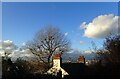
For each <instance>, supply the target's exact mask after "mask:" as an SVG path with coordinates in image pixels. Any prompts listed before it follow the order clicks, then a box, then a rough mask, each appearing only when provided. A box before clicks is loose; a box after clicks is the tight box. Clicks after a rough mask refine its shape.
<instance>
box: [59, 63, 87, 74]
mask: <svg viewBox="0 0 120 79" xmlns="http://www.w3.org/2000/svg"><path fill="white" fill-rule="evenodd" d="M61 67H62V68H63V69H65V71H66V72H68V74H69V75H71V76H80V75H82V74H83V73H84V71H85V67H86V66H85V64H83V63H62V66H61Z"/></svg>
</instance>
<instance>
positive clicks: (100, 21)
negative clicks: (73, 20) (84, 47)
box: [80, 14, 118, 38]
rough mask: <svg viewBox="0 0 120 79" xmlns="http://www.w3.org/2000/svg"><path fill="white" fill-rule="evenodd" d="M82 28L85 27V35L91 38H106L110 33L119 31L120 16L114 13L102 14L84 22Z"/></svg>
mask: <svg viewBox="0 0 120 79" xmlns="http://www.w3.org/2000/svg"><path fill="white" fill-rule="evenodd" d="M80 28H82V29H84V36H86V37H89V38H105V37H106V36H108V35H110V34H117V33H118V16H115V15H113V14H108V15H100V16H98V17H96V18H94V19H93V21H92V22H91V23H88V24H87V23H86V22H83V23H82V24H81V26H80Z"/></svg>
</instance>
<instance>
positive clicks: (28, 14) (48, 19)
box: [2, 2, 118, 50]
mask: <svg viewBox="0 0 120 79" xmlns="http://www.w3.org/2000/svg"><path fill="white" fill-rule="evenodd" d="M105 14H114V15H118V4H117V3H114V2H111V3H108V2H106V3H105V2H103V3H100V2H98V3H97V2H91V3H89V2H86V3H84V2H77V3H73V2H67V3H62V2H59V3H54V2H50V3H48V2H46V3H43V2H37V3H36V2H34V3H32V2H31V3H30V2H28V3H25V2H24V3H22V2H18V3H17V2H16V3H15V2H14V3H8V2H3V4H2V16H3V17H2V22H3V27H2V31H3V40H12V41H14V43H15V44H16V45H18V46H21V45H22V43H24V42H27V41H29V40H32V38H33V37H34V34H35V33H36V32H37V31H38V30H39V29H41V28H42V27H44V26H45V25H49V24H52V25H54V26H56V27H58V28H60V29H61V31H62V32H63V33H68V35H67V37H68V39H70V40H71V47H72V48H74V49H78V50H89V47H91V41H94V42H95V43H96V45H97V46H98V47H101V45H102V41H103V39H100V38H88V37H85V36H83V35H84V30H83V29H80V25H81V24H82V23H83V22H86V23H90V22H92V20H93V19H94V18H95V17H97V16H99V15H105ZM80 41H82V42H83V43H82V44H80Z"/></svg>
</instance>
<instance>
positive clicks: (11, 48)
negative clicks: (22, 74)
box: [0, 40, 33, 59]
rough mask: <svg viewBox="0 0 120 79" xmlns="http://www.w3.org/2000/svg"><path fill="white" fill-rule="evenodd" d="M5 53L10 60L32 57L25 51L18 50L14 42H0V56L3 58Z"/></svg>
mask: <svg viewBox="0 0 120 79" xmlns="http://www.w3.org/2000/svg"><path fill="white" fill-rule="evenodd" d="M24 44H25V43H24ZM5 52H6V53H8V54H9V57H11V58H12V59H17V58H19V57H22V58H24V57H33V55H32V54H31V53H29V51H28V50H27V49H22V50H20V49H18V48H17V46H16V45H15V44H14V42H13V41H10V40H5V41H0V55H1V56H4V55H5Z"/></svg>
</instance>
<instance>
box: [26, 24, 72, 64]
mask: <svg viewBox="0 0 120 79" xmlns="http://www.w3.org/2000/svg"><path fill="white" fill-rule="evenodd" d="M69 46H70V42H69V41H68V40H67V38H66V36H65V35H64V34H63V33H61V31H60V30H59V29H58V28H56V27H53V26H46V27H44V28H42V29H41V30H39V31H38V32H37V33H36V35H35V37H34V39H33V40H32V41H30V42H28V43H27V48H28V49H29V50H30V52H32V53H33V54H34V55H35V56H36V57H37V58H38V59H39V61H43V62H44V63H50V61H51V60H50V59H51V58H52V56H53V54H54V53H61V54H62V53H64V52H65V51H67V50H68V49H69Z"/></svg>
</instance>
